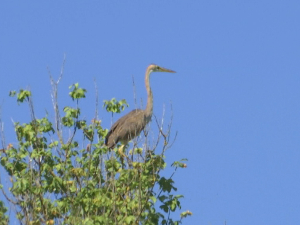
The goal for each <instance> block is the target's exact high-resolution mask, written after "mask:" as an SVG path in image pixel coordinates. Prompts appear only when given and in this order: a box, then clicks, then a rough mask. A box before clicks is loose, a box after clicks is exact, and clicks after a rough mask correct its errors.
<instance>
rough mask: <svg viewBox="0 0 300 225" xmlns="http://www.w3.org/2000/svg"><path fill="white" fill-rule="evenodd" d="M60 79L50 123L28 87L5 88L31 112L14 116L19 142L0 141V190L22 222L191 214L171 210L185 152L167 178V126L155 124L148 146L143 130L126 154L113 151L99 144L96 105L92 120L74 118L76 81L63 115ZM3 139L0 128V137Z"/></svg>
mask: <svg viewBox="0 0 300 225" xmlns="http://www.w3.org/2000/svg"><path fill="white" fill-rule="evenodd" d="M60 79H61V77H60V78H59V80H58V81H57V82H55V81H54V80H53V79H52V77H51V84H52V101H53V106H54V114H55V121H54V122H51V121H50V120H49V118H48V116H47V115H46V116H45V117H43V118H36V116H35V113H34V107H33V103H32V97H31V95H32V93H31V92H30V91H29V90H22V89H21V90H19V91H18V92H16V91H12V92H10V96H15V97H16V98H17V102H18V103H21V104H23V103H27V104H28V105H29V108H30V114H31V120H30V121H29V122H28V123H24V124H20V123H19V122H15V123H14V128H15V132H16V136H17V140H18V144H17V145H16V146H13V145H11V144H9V145H8V146H7V147H3V149H2V153H1V165H2V167H3V168H4V169H5V170H6V171H7V173H8V176H9V177H10V181H11V187H10V189H9V190H5V189H4V188H2V186H1V188H2V194H3V195H4V197H5V198H6V199H7V201H8V202H9V203H10V204H11V205H13V206H15V209H16V214H17V218H18V219H19V221H20V223H21V224H180V223H181V222H182V218H184V217H186V216H188V215H191V212H189V211H185V212H183V213H181V219H179V220H174V219H172V217H171V216H172V212H175V211H176V210H177V209H180V208H181V205H180V199H181V198H182V197H183V196H182V195H178V194H177V195H175V194H174V192H176V191H177V189H176V187H175V186H174V180H173V175H174V173H175V172H176V170H177V168H185V167H186V164H185V163H184V161H185V159H183V160H180V161H178V162H174V163H173V164H172V167H174V173H173V174H171V176H170V177H169V178H166V177H163V176H161V171H162V170H163V169H165V167H166V163H165V151H166V150H167V149H168V148H169V147H170V145H171V143H170V129H171V128H170V126H168V129H167V130H166V131H164V130H163V128H162V127H163V126H162V125H159V126H158V127H159V135H158V137H157V141H156V143H155V144H153V146H151V145H150V144H148V140H147V137H148V133H149V132H147V131H145V132H144V135H142V136H144V138H143V139H144V140H145V142H144V144H143V145H142V147H138V145H139V144H140V143H138V141H137V140H135V141H134V142H133V144H132V146H131V147H129V146H127V148H126V151H125V155H120V153H119V151H117V149H118V148H119V146H117V147H116V148H115V149H114V150H112V151H110V150H109V149H107V147H105V146H104V138H105V136H106V134H107V132H108V130H107V129H104V128H103V127H102V126H101V121H100V120H98V119H97V110H96V113H95V114H96V115H95V118H94V119H93V120H92V121H91V122H90V123H89V122H87V121H86V120H84V119H82V118H81V117H80V112H81V110H80V107H79V103H80V101H81V100H82V99H83V98H85V95H86V93H87V91H86V90H85V89H83V88H81V87H79V85H78V83H77V84H73V85H71V86H70V93H69V95H70V97H71V98H72V100H73V102H74V105H75V107H69V106H66V107H64V108H63V112H64V114H63V116H61V114H60V109H59V106H58V101H57V85H58V83H59V81H60ZM96 102H98V99H97V100H96ZM96 106H98V103H96ZM126 106H128V105H127V103H126V101H125V100H121V101H117V100H116V99H112V100H110V101H104V107H105V108H106V110H107V111H108V112H111V113H119V112H121V111H122V110H124V108H125V107H126ZM96 108H97V107H96ZM156 122H157V121H156ZM0 123H1V121H0ZM157 123H158V122H157ZM65 131H68V132H65ZM66 133H68V134H69V135H68V137H67V138H65V134H66ZM3 139H4V134H3V131H2V142H3V143H4V140H3ZM78 140H82V141H81V142H82V143H81V142H80V141H78ZM161 142H162V143H163V144H162V145H159V143H161ZM85 143H86V145H85V146H84V144H85ZM159 147H160V150H159ZM7 208H8V207H7V206H5V204H4V202H0V221H2V222H0V224H7V223H8V220H9V218H8V216H7V215H6V214H5V213H6V211H7Z"/></svg>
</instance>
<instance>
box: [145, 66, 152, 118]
mask: <svg viewBox="0 0 300 225" xmlns="http://www.w3.org/2000/svg"><path fill="white" fill-rule="evenodd" d="M151 72H152V71H151V70H150V69H149V68H148V69H147V71H146V75H145V84H146V90H147V106H146V110H145V116H146V120H147V122H149V121H150V120H151V117H152V112H153V95H152V91H151V88H150V73H151Z"/></svg>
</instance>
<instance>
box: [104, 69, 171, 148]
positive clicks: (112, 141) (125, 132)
mask: <svg viewBox="0 0 300 225" xmlns="http://www.w3.org/2000/svg"><path fill="white" fill-rule="evenodd" d="M151 72H170V73H175V71H172V70H169V69H165V68H162V67H159V66H157V65H153V64H151V65H150V66H148V68H147V70H146V75H145V84H146V90H147V95H148V98H147V106H146V109H145V110H142V109H134V110H132V111H131V112H129V113H128V114H126V115H125V116H123V117H121V118H120V119H119V120H117V122H115V123H114V124H113V126H112V127H111V129H110V130H109V132H108V133H107V135H106V138H105V145H106V146H107V147H108V148H114V146H115V145H116V144H117V143H118V142H122V143H123V144H125V145H126V144H127V143H128V142H129V141H130V140H132V139H133V138H135V137H136V136H138V135H139V134H140V133H141V131H142V130H143V129H144V128H145V126H146V125H147V124H148V123H149V122H150V120H151V117H152V111H153V95H152V91H151V88H150V81H149V80H150V74H151Z"/></svg>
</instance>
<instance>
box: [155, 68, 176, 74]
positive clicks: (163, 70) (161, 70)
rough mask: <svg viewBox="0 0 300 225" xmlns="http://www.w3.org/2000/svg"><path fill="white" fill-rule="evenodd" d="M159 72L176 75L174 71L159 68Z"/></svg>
mask: <svg viewBox="0 0 300 225" xmlns="http://www.w3.org/2000/svg"><path fill="white" fill-rule="evenodd" d="M159 72H168V73H176V72H175V71H173V70H169V69H166V68H163V67H160V70H159Z"/></svg>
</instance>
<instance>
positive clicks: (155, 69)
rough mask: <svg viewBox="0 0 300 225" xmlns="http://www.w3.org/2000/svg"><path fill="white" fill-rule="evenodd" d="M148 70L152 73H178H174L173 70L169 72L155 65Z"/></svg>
mask: <svg viewBox="0 0 300 225" xmlns="http://www.w3.org/2000/svg"><path fill="white" fill-rule="evenodd" d="M148 70H149V71H150V72H168V73H176V72H175V71H173V70H169V69H166V68H163V67H160V66H158V65H155V64H151V65H150V66H148Z"/></svg>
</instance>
